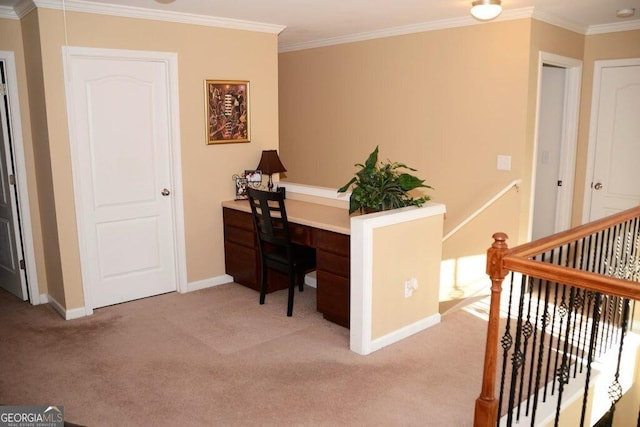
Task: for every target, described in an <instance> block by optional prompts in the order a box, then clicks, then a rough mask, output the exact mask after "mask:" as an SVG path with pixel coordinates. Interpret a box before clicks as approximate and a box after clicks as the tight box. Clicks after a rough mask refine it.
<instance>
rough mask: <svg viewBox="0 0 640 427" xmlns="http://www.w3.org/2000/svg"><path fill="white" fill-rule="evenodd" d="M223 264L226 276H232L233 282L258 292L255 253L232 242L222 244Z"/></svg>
mask: <svg viewBox="0 0 640 427" xmlns="http://www.w3.org/2000/svg"><path fill="white" fill-rule="evenodd" d="M224 264H225V271H226V273H227V274H229V275H231V276H233V280H234V281H235V282H236V283H240V284H241V285H245V286H248V287H250V288H252V289H255V290H257V291H258V290H260V284H259V283H258V282H259V278H258V275H259V269H260V266H259V265H258V260H257V259H256V252H255V250H253V249H249V248H247V247H245V246H241V245H237V244H235V243H232V242H225V244H224Z"/></svg>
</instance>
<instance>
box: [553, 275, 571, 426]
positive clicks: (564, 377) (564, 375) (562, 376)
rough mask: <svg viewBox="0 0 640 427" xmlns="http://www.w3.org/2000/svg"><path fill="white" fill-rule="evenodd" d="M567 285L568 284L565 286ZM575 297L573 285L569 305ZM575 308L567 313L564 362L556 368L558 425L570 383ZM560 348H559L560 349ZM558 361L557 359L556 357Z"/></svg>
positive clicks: (563, 351) (563, 352)
mask: <svg viewBox="0 0 640 427" xmlns="http://www.w3.org/2000/svg"><path fill="white" fill-rule="evenodd" d="M565 287H566V286H565ZM574 297H575V288H574V287H573V286H572V287H571V289H570V291H569V307H572V306H573V299H574ZM572 312H573V310H571V309H570V310H568V313H567V327H566V329H565V337H564V346H563V350H562V362H561V363H560V368H558V369H557V370H556V377H557V378H558V398H557V404H556V422H555V425H556V426H557V425H558V422H559V420H560V408H561V407H562V393H563V391H564V386H565V385H566V384H568V383H569V376H570V375H569V369H570V368H569V364H570V363H571V362H570V360H569V354H570V349H569V335H570V334H571V327H570V325H571V313H572ZM558 350H559V349H558ZM556 361H557V359H556Z"/></svg>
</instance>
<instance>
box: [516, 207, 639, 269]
mask: <svg viewBox="0 0 640 427" xmlns="http://www.w3.org/2000/svg"><path fill="white" fill-rule="evenodd" d="M636 217H640V206H638V207H635V208H631V209H627V210H626V211H622V212H620V213H617V214H614V215H611V216H608V217H606V218H602V219H599V220H597V221H593V222H590V223H588V224H583V225H579V226H577V227H574V228H572V229H569V230H566V231H561V232H560V233H556V234H552V235H551V236H547V237H544V238H542V239H538V240H535V241H533V242H530V243H525V244H523V245H520V246H518V247H516V248H513V249H512V250H511V251H509V255H517V256H520V257H531V256H534V255H538V254H541V253H543V252H546V251H548V250H550V249H553V248H557V247H559V246H562V245H565V244H567V243H571V242H574V241H576V240H578V239H581V238H583V237H585V236H588V235H591V234H594V233H597V232H598V231H602V230H606V229H607V228H609V227H612V226H614V225H616V224H620V223H622V222H625V221H628V220H630V219H633V218H636Z"/></svg>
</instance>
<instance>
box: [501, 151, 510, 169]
mask: <svg viewBox="0 0 640 427" xmlns="http://www.w3.org/2000/svg"><path fill="white" fill-rule="evenodd" d="M498 170H499V171H510V170H511V156H505V155H502V154H499V155H498Z"/></svg>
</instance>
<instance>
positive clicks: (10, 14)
mask: <svg viewBox="0 0 640 427" xmlns="http://www.w3.org/2000/svg"><path fill="white" fill-rule="evenodd" d="M0 18H4V19H19V18H18V14H17V13H16V12H15V11H14V10H13V8H12V7H11V6H0Z"/></svg>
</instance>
